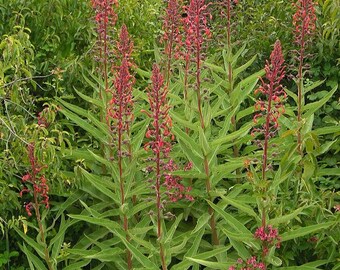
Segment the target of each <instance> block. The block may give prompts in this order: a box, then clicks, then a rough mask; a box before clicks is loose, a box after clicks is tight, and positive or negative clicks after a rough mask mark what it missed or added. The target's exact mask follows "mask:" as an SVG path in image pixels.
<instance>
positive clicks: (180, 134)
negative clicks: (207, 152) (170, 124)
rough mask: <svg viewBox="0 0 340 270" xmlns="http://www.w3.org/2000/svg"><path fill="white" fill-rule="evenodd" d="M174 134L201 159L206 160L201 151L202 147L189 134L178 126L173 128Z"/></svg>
mask: <svg viewBox="0 0 340 270" xmlns="http://www.w3.org/2000/svg"><path fill="white" fill-rule="evenodd" d="M173 133H174V134H175V136H176V137H177V138H178V139H179V140H181V141H182V142H183V143H185V144H186V145H187V146H188V147H190V148H191V149H192V152H193V153H194V154H195V155H196V156H197V157H199V158H200V159H202V160H203V159H204V156H203V153H202V151H200V150H201V147H200V146H199V145H198V144H197V143H196V142H195V141H194V140H193V139H191V138H190V137H189V135H188V134H186V133H185V132H183V131H182V130H181V129H180V128H179V127H176V126H175V127H174V128H173Z"/></svg>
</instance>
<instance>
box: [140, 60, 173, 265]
mask: <svg viewBox="0 0 340 270" xmlns="http://www.w3.org/2000/svg"><path fill="white" fill-rule="evenodd" d="M151 81H152V87H151V88H149V89H148V97H149V104H150V109H151V113H152V114H151V115H150V117H152V119H153V122H152V125H151V126H150V128H149V129H148V130H147V133H146V137H147V138H149V139H151V140H150V141H149V142H148V143H147V144H146V145H145V148H151V150H152V152H153V154H154V155H155V156H154V158H153V161H154V163H155V167H153V168H152V169H153V170H154V171H155V178H156V179H155V185H154V189H155V194H156V207H157V238H158V240H159V241H160V243H161V240H162V236H163V235H162V226H161V218H162V216H161V211H162V209H163V208H164V205H163V202H162V198H161V195H162V194H161V178H162V167H163V165H164V159H167V158H168V157H169V153H170V150H171V136H172V134H171V133H170V128H171V125H172V122H171V118H170V116H169V109H170V107H169V105H168V104H167V92H168V91H167V89H166V88H164V79H163V76H162V75H161V73H160V70H159V67H158V66H157V65H156V64H154V66H153V69H152V77H151ZM150 169H151V168H150ZM160 258H161V263H162V269H163V270H165V269H167V265H166V262H165V254H164V247H163V245H162V243H161V244H160Z"/></svg>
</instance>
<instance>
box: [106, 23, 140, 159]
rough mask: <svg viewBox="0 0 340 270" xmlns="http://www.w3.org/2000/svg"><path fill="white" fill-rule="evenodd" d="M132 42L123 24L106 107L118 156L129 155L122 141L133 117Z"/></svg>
mask: <svg viewBox="0 0 340 270" xmlns="http://www.w3.org/2000/svg"><path fill="white" fill-rule="evenodd" d="M132 49H133V43H132V41H131V39H130V37H129V34H128V32H127V28H126V26H125V25H123V26H122V28H121V31H120V40H119V42H118V43H117V49H116V50H117V52H118V54H117V55H118V57H119V61H120V65H117V66H114V67H113V71H114V73H115V75H114V80H113V86H114V87H113V89H107V92H109V93H110V94H111V98H110V100H109V102H108V104H107V107H106V122H107V125H108V126H109V130H110V133H111V135H112V136H113V139H114V140H115V142H117V143H118V156H120V157H121V156H123V155H129V154H130V153H128V152H123V151H122V143H125V142H127V141H126V138H123V137H124V136H125V137H126V135H128V133H129V130H130V123H131V121H132V119H133V100H132V87H133V84H134V82H135V78H134V76H133V75H131V73H130V67H131V66H132V63H131V61H130V58H131V53H132Z"/></svg>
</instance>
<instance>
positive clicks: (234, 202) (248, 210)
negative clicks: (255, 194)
mask: <svg viewBox="0 0 340 270" xmlns="http://www.w3.org/2000/svg"><path fill="white" fill-rule="evenodd" d="M221 198H222V200H223V201H225V202H227V203H228V204H230V205H232V206H234V207H236V208H237V209H239V210H241V211H242V212H244V213H247V214H248V215H250V216H252V217H254V218H255V219H257V220H259V217H258V216H257V214H256V213H255V211H254V210H253V208H252V207H250V206H249V205H247V204H245V203H241V202H239V201H237V200H234V199H232V198H229V197H228V196H227V197H225V196H221Z"/></svg>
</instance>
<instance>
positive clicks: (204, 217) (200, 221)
mask: <svg viewBox="0 0 340 270" xmlns="http://www.w3.org/2000/svg"><path fill="white" fill-rule="evenodd" d="M209 220H210V214H208V213H204V214H203V215H202V216H200V217H199V218H198V220H197V224H196V227H195V229H194V230H192V231H191V235H193V234H195V233H197V232H198V231H199V230H200V229H201V228H202V227H204V226H206V225H207V224H208V222H209Z"/></svg>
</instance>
